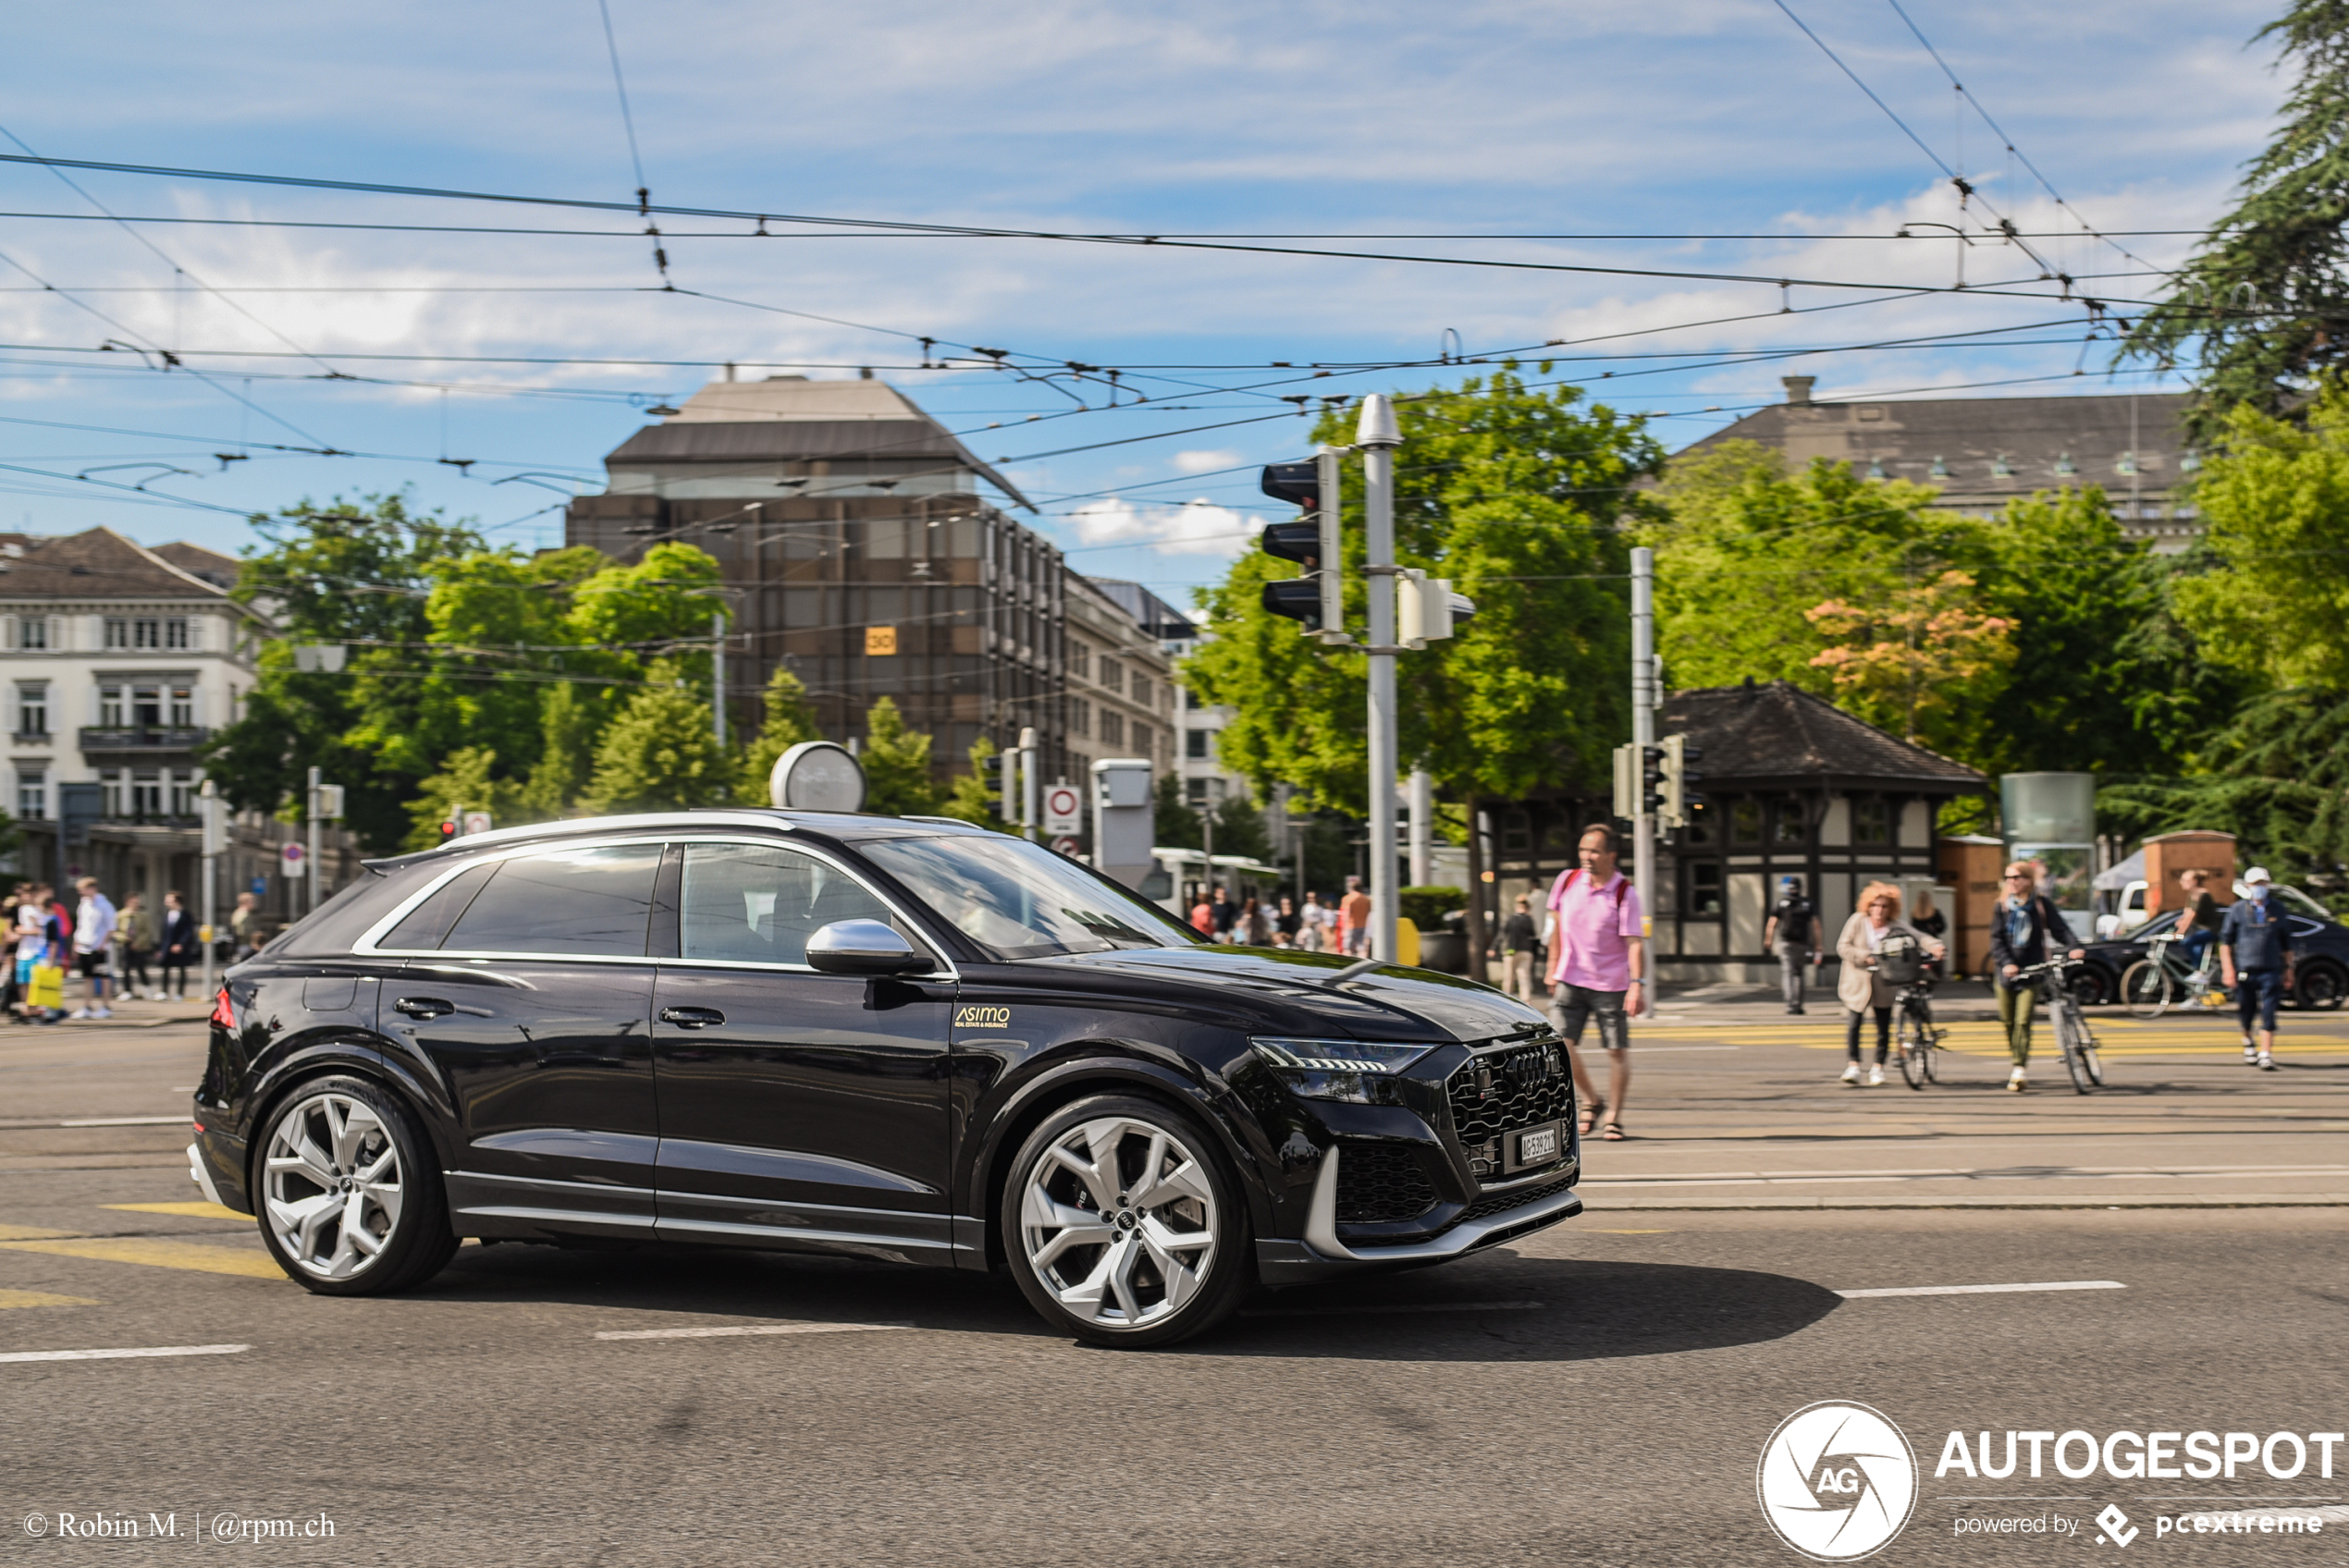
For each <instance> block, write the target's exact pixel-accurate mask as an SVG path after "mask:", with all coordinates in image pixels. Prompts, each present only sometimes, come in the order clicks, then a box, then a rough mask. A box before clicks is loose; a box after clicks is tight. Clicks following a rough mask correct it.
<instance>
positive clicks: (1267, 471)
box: [1259, 458, 1322, 512]
mask: <svg viewBox="0 0 2349 1568" xmlns="http://www.w3.org/2000/svg"><path fill="white" fill-rule="evenodd" d="M1321 466H1322V465H1321V461H1320V459H1315V458H1306V459H1301V460H1299V461H1297V462H1293V463H1266V464H1265V465H1264V475H1263V479H1262V481H1261V484H1259V488H1260V489H1261V490H1262V491H1263V492H1264V494H1266V495H1267V496H1272V497H1273V499H1274V500H1276V501H1287V502H1290V503H1291V504H1293V505H1294V506H1296V508H1297V509H1298V510H1299V511H1304V512H1319V511H1320V510H1321V509H1322V478H1321Z"/></svg>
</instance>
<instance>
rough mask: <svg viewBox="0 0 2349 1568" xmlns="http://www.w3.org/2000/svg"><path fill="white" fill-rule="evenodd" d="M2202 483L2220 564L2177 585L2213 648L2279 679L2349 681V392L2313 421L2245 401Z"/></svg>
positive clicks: (2207, 535) (2334, 390)
mask: <svg viewBox="0 0 2349 1568" xmlns="http://www.w3.org/2000/svg"><path fill="white" fill-rule="evenodd" d="M2226 429H2227V439H2226V445H2225V448H2224V450H2223V451H2222V452H2220V454H2219V455H2218V456H2217V457H2215V458H2213V459H2211V461H2210V463H2209V465H2208V468H2206V469H2205V470H2204V472H2203V475H2202V478H2201V480H2200V482H2199V483H2197V484H2195V503H2196V505H2198V506H2199V507H2200V508H2201V509H2202V515H2203V520H2204V522H2203V527H2204V532H2203V541H2204V544H2205V545H2206V547H2207V548H2208V552H2209V556H2210V558H2211V560H2212V561H2213V563H2215V565H2214V570H2208V571H2205V572H2202V573H2200V574H2199V575H2196V576H2193V577H2189V578H2186V579H2185V580H2183V582H2180V583H2179V584H2178V587H2177V603H2178V615H2179V618H2180V619H2182V620H2183V621H2184V622H2185V624H2186V625H2187V626H2188V627H2189V628H2191V629H2192V630H2193V631H2195V632H2196V633H2197V634H2199V635H2200V636H2201V637H2202V638H2203V640H2204V641H2205V643H2207V644H2208V647H2209V649H2210V652H2211V654H2212V655H2213V656H2214V657H2216V658H2218V659H2220V660H2221V661H2223V662H2225V663H2228V664H2232V665H2236V666H2238V667H2240V668H2244V669H2250V670H2256V671H2257V672H2259V673H2260V674H2261V675H2263V676H2265V677H2266V678H2267V679H2268V680H2270V681H2272V682H2274V683H2275V684H2276V685H2278V686H2323V687H2349V543H2344V542H2345V541H2349V390H2344V388H2343V386H2341V385H2340V384H2338V383H2334V384H2329V385H2328V386H2325V388H2324V389H2323V391H2322V392H2321V393H2320V394H2319V395H2318V398H2317V399H2316V401H2315V402H2314V403H2313V404H2312V405H2311V406H2310V407H2309V409H2308V411H2307V421H2306V425H2305V426H2302V425H2294V424H2288V423H2284V422H2283V421H2282V420H2280V419H2276V418H2273V417H2271V416H2269V415H2268V414H2264V413H2261V412H2260V411H2259V410H2257V409H2254V408H2251V407H2248V406H2245V407H2242V408H2238V409H2236V410H2234V411H2233V412H2232V413H2231V414H2229V415H2228V416H2227V426H2226Z"/></svg>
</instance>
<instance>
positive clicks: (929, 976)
mask: <svg viewBox="0 0 2349 1568" xmlns="http://www.w3.org/2000/svg"><path fill="white" fill-rule="evenodd" d="M508 831H511V832H514V833H517V834H519V833H522V832H523V831H524V830H523V829H522V828H519V827H517V828H512V829H509V830H508ZM485 836H486V835H485ZM644 844H649V845H652V846H655V847H656V848H658V847H663V846H667V845H670V844H677V845H685V844H733V845H737V846H739V847H741V848H744V849H777V848H781V849H788V850H790V851H792V852H793V854H802V855H806V856H807V857H808V858H809V859H810V860H814V861H817V862H818V863H820V864H824V865H826V866H829V867H830V868H831V869H832V870H833V871H835V872H837V873H839V874H840V875H841V876H844V877H846V878H848V880H849V881H851V882H854V883H855V885H856V886H857V887H859V888H863V889H864V890H865V892H866V893H867V895H868V896H869V897H870V898H871V899H872V900H874V901H875V902H876V903H879V904H880V905H881V906H882V907H883V908H885V909H887V910H888V911H889V912H890V913H892V914H893V915H895V916H896V917H897V918H898V919H899V920H901V921H903V922H904V924H905V925H906V926H907V927H908V928H909V929H911V930H912V931H913V932H915V933H916V935H917V936H918V937H920V938H921V942H922V945H923V946H924V947H926V948H928V949H930V955H931V956H932V957H933V958H935V959H936V960H937V961H938V967H936V968H934V969H930V970H927V971H924V972H921V973H919V974H903V975H899V976H896V978H898V979H902V980H943V981H953V982H955V983H960V981H961V980H962V977H963V976H962V972H961V971H960V970H959V969H958V968H956V967H955V964H954V956H953V953H951V952H948V951H947V950H945V946H944V944H943V943H941V942H940V941H938V940H937V939H936V938H935V937H932V936H931V935H930V933H929V927H928V926H927V925H925V924H924V923H923V922H921V921H919V920H916V919H915V918H914V917H913V916H912V915H910V914H908V913H906V912H905V909H904V906H903V905H902V904H900V903H899V902H898V900H895V899H892V898H891V897H890V896H889V895H888V894H886V893H884V892H882V891H881V890H880V889H879V888H875V887H874V886H873V885H872V884H871V883H869V882H867V881H866V880H865V879H864V877H862V876H858V875H857V873H856V871H855V868H854V867H852V866H849V865H845V864H842V862H841V861H840V860H839V859H838V858H837V857H836V856H834V855H833V854H831V853H830V851H827V850H824V849H820V848H818V846H816V845H814V844H811V843H808V842H806V841H805V840H802V841H800V842H797V843H793V844H777V843H775V842H774V841H772V840H767V839H744V838H742V837H740V836H739V835H738V834H734V833H725V832H715V833H713V832H707V831H698V830H697V831H692V832H684V833H675V832H671V833H629V834H622V835H621V836H619V837H616V838H608V839H607V838H583V839H557V840H554V841H551V842H550V841H548V840H547V839H543V838H535V839H532V840H531V841H529V842H527V843H516V844H513V845H510V846H509V847H507V848H506V849H504V850H502V851H499V852H498V853H496V854H488V855H467V856H466V857H465V858H464V859H463V860H462V861H461V862H459V863H458V864H454V865H451V866H449V868H448V869H447V870H446V871H444V872H442V873H441V874H440V875H439V876H436V877H434V878H433V879H432V880H431V881H430V882H427V883H426V884H424V886H423V887H422V888H418V889H417V890H416V891H415V892H413V893H412V894H410V895H409V896H408V897H407V898H405V899H403V900H400V902H399V903H398V904H397V905H395V906H394V907H393V909H392V911H391V913H389V914H387V915H385V916H384V917H383V918H382V919H381V920H378V921H376V922H375V925H371V926H369V927H368V928H367V930H366V931H365V932H364V933H363V935H362V936H361V937H360V938H359V940H358V941H356V942H354V943H352V944H351V951H352V952H353V953H355V954H358V955H360V956H361V957H365V958H406V959H423V960H424V961H426V962H443V961H449V960H456V961H461V962H468V963H471V962H497V963H516V962H523V963H526V962H534V961H535V962H550V961H551V962H560V963H666V964H674V965H677V966H679V967H681V968H688V969H741V970H749V971H752V972H754V973H756V974H821V973H823V972H822V971H820V970H818V969H817V968H816V967H815V966H814V965H812V964H806V963H760V962H756V961H755V960H750V959H716V958H655V957H653V956H652V955H651V954H649V953H560V952H543V951H542V952H509V951H505V950H502V949H476V948H457V949H452V948H386V947H379V946H377V943H379V942H380V941H381V940H382V939H383V938H384V937H387V936H389V935H390V934H391V933H392V932H393V931H396V930H398V929H399V927H400V922H401V921H403V920H405V919H407V918H408V916H409V915H410V914H411V913H414V911H415V910H416V908H417V906H419V905H421V904H422V903H423V902H424V900H427V899H429V898H431V897H432V896H433V895H434V894H435V893H437V892H438V891H440V889H441V888H444V887H446V886H447V885H448V884H449V883H450V882H451V881H453V880H455V879H456V878H457V877H459V876H463V875H464V874H465V873H466V872H467V871H470V870H471V869H473V867H474V866H477V865H482V864H487V863H490V862H502V861H509V860H515V859H519V858H520V857H522V856H523V855H527V854H533V853H536V852H539V851H570V850H608V849H630V848H633V847H635V846H638V845H644ZM679 894H680V897H681V898H682V897H683V880H682V878H681V879H680V884H679ZM682 914H683V911H682V910H681V911H680V915H681V917H682Z"/></svg>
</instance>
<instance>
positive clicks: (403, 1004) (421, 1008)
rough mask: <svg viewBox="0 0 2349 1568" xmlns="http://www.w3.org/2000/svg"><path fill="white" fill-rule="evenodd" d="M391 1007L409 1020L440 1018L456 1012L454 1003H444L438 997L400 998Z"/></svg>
mask: <svg viewBox="0 0 2349 1568" xmlns="http://www.w3.org/2000/svg"><path fill="white" fill-rule="evenodd" d="M391 1005H392V1010H393V1011H396V1012H404V1013H406V1014H407V1015H408V1016H409V1017H411V1018H440V1017H443V1016H445V1015H447V1014H449V1013H452V1012H454V1011H457V1004H456V1003H455V1002H445V1001H442V1000H441V999H440V998H438V997H402V998H400V999H399V1000H398V1001H396V1002H394V1003H392V1004H391Z"/></svg>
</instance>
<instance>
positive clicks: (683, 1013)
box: [660, 1007, 726, 1029]
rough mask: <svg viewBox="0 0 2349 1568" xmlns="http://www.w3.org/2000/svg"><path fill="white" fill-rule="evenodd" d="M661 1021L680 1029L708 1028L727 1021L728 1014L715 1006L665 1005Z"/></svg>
mask: <svg viewBox="0 0 2349 1568" xmlns="http://www.w3.org/2000/svg"><path fill="white" fill-rule="evenodd" d="M660 1021H661V1022H662V1023H674V1024H675V1025H677V1027H678V1028H680V1029H707V1028H711V1027H713V1026H715V1025H717V1024H720V1023H725V1022H726V1015H725V1014H724V1013H722V1012H720V1011H718V1010H717V1009H716V1008H714V1007H665V1008H662V1009H661V1010H660Z"/></svg>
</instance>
